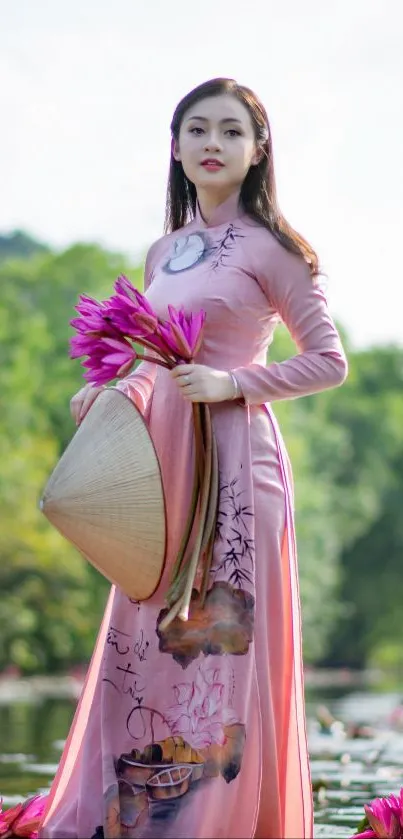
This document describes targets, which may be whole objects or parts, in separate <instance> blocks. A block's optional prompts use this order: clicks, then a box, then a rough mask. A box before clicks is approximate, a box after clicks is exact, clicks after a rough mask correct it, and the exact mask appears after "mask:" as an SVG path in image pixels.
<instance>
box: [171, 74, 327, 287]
mask: <svg viewBox="0 0 403 839" xmlns="http://www.w3.org/2000/svg"><path fill="white" fill-rule="evenodd" d="M223 93H227V94H231V96H235V97H236V99H238V100H239V101H240V102H242V104H243V105H245V107H246V108H247V109H248V111H249V114H250V116H251V119H252V124H253V128H254V132H255V138H256V143H257V146H258V148H259V149H260V150H261V151H262V152H263V153H262V156H261V159H260V162H259V163H258V164H257V165H255V166H251V167H250V169H249V171H248V174H247V175H246V178H245V180H244V182H243V184H242V187H241V194H240V198H241V203H242V205H243V208H244V210H245V212H246V213H247V214H248V215H249V216H251V217H252V218H253V219H255V220H256V221H258V222H260V224H262V225H263V226H264V227H266V228H267V229H268V230H270V231H271V232H272V234H273V235H274V236H275V237H276V239H278V241H279V242H281V244H282V245H284V247H285V248H287V250H289V251H292V253H296V254H299V255H300V256H303V258H304V259H305V261H306V262H307V263H308V264H309V267H310V271H311V274H312V276H313V277H315V276H317V275H318V274H320V273H321V271H320V270H319V261H318V257H317V254H316V253H315V251H314V249H313V248H312V247H311V245H310V244H309V243H308V242H307V241H306V239H304V238H303V236H301V234H300V233H297V231H296V230H294V229H293V228H292V227H291V225H290V224H288V222H287V221H286V219H285V218H284V216H283V215H282V213H281V212H280V208H279V206H278V201H277V192H276V181H275V175H274V163H273V146H272V139H271V132H270V125H269V120H268V117H267V113H266V110H265V108H264V106H263V105H262V103H261V102H260V101H259V99H258V98H257V96H256V95H255V93H253V91H252V90H250V88H248V87H243V86H242V85H239V84H238V83H237V82H236V81H235V80H234V79H225V78H222V79H221V78H219V79H211V80H210V81H207V82H204V83H203V84H200V85H198V87H195V88H194V89H193V90H191V91H190V93H188V94H187V95H186V96H184V97H183V99H181V101H180V102H179V104H178V105H177V107H176V109H175V113H174V115H173V117H172V122H171V135H172V140H173V141H174V140H178V138H179V130H180V127H181V123H182V120H183V117H184V115H185V113H186V112H187V111H188V109H189V108H191V107H192V105H194V104H195V103H196V102H200V100H201V99H207V98H209V97H212V96H219V95H221V94H223ZM196 198H197V195H196V187H195V185H194V184H193V183H192V182H191V181H190V180H189V178H187V177H186V175H185V172H184V170H183V166H182V163H181V162H180V161H177V160H175V158H174V156H173V149H171V161H170V167H169V176H168V186H167V196H166V211H165V225H164V230H165V233H172V232H173V231H174V230H178V229H179V228H180V227H183V226H184V225H185V224H186V223H187V222H188V221H190V220H191V219H193V218H194V216H195V210H196Z"/></svg>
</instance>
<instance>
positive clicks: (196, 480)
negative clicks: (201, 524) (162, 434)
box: [165, 402, 204, 603]
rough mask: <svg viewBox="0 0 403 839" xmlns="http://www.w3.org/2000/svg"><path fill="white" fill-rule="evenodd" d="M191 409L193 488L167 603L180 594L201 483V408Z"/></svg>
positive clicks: (202, 444) (202, 466)
mask: <svg viewBox="0 0 403 839" xmlns="http://www.w3.org/2000/svg"><path fill="white" fill-rule="evenodd" d="M192 409H193V421H194V437H195V441H194V470H193V488H192V496H191V501H190V507H189V512H188V517H187V521H186V525H185V530H184V533H183V536H182V540H181V545H180V548H179V552H178V556H177V558H176V561H175V565H174V567H173V569H172V573H171V584H170V586H169V589H168V592H167V595H166V598H165V599H166V601H167V602H168V603H172V602H173V601H174V600H176V599H177V597H179V595H180V594H182V591H183V587H184V583H185V577H186V570H187V564H188V562H186V561H184V558H185V552H186V549H187V547H188V544H189V539H190V536H191V532H192V530H193V526H194V522H195V518H196V511H197V505H198V500H199V488H200V486H202V482H203V471H204V443H203V439H202V426H201V419H200V412H201V410H202V407H201V405H200V403H198V402H194V403H192Z"/></svg>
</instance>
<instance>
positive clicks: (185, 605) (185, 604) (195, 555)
mask: <svg viewBox="0 0 403 839" xmlns="http://www.w3.org/2000/svg"><path fill="white" fill-rule="evenodd" d="M204 416H205V420H206V437H205V445H206V461H205V470H204V475H203V485H202V487H201V497H200V521H199V529H198V533H197V536H196V540H195V545H194V548H193V552H192V556H191V558H190V562H189V570H188V574H187V580H186V587H185V591H184V594H183V599H182V606H181V609H180V612H179V618H180V619H181V620H183V621H187V620H188V617H189V606H190V599H191V596H192V589H193V585H194V581H195V577H196V571H197V565H198V562H199V558H200V548H201V544H202V539H203V533H204V528H205V523H206V516H207V509H208V501H209V495H210V486H211V470H212V432H213V429H212V424H211V417H210V412H209V411H207V412H205V415H204Z"/></svg>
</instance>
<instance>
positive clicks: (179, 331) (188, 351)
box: [168, 306, 206, 361]
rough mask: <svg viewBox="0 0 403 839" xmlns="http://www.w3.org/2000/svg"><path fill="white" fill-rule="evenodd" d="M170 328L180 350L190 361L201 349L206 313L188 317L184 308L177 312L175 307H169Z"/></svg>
mask: <svg viewBox="0 0 403 839" xmlns="http://www.w3.org/2000/svg"><path fill="white" fill-rule="evenodd" d="M168 312H169V318H170V327H171V330H172V332H173V334H174V336H175V338H176V342H177V346H178V349H179V350H180V352H181V355H183V357H184V358H186V360H187V361H190V360H191V359H192V358H193V357H194V356H195V355H196V353H197V352H198V350H199V349H200V344H201V334H202V328H203V325H204V321H205V318H206V313H205V312H203V311H201V312H199V314H198V315H193V314H191V315H190V316H189V317H187V316H186V314H185V311H184V308H183V306H182V307H181V308H180V309H179V311H177V310H176V309H174V307H173V306H168Z"/></svg>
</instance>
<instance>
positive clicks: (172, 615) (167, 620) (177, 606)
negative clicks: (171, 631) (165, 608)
mask: <svg viewBox="0 0 403 839" xmlns="http://www.w3.org/2000/svg"><path fill="white" fill-rule="evenodd" d="M182 600H183V595H182V596H181V597H180V598H179V600H177V601H176V603H174V605H173V606H172V608H171V609H170V610H169V612H168V613H167V614H166V615H165V617H164V618H162V621H161V622H160V623H159V625H158V629H159V630H160V631H161V632H164V631H165V630H166V629H167V628H168V626H169V624H170V623H172V621H173V620H175V618H176V616H177V614H178V612H179V611H180V609H181V608H182Z"/></svg>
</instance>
